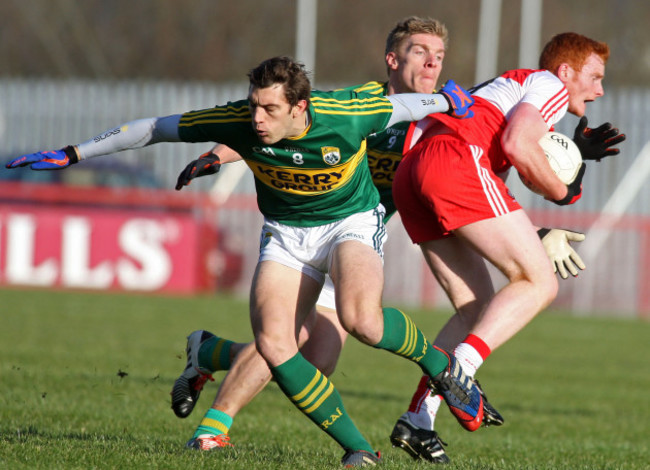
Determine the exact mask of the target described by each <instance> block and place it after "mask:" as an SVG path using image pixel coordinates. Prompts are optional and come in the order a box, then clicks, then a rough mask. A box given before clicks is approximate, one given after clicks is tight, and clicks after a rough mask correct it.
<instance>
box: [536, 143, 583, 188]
mask: <svg viewBox="0 0 650 470" xmlns="http://www.w3.org/2000/svg"><path fill="white" fill-rule="evenodd" d="M539 145H540V146H541V147H542V149H543V150H544V153H545V154H546V158H547V159H548V162H549V163H550V164H551V168H552V169H553V171H554V172H555V174H556V175H557V176H558V178H560V180H561V181H562V182H563V183H564V184H571V183H573V180H575V179H576V176H577V175H578V170H580V166H581V165H582V155H580V150H578V146H577V145H576V144H575V142H573V140H572V139H571V138H569V137H568V136H566V135H564V134H560V133H559V132H547V133H546V134H544V137H542V138H541V139H539Z"/></svg>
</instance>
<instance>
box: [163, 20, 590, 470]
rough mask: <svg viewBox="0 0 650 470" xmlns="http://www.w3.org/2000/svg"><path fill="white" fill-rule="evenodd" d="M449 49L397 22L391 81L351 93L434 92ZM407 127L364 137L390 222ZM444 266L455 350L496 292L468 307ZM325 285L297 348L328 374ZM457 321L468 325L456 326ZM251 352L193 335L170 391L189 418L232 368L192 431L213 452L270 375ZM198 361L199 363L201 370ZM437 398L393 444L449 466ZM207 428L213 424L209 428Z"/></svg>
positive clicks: (413, 414)
mask: <svg viewBox="0 0 650 470" xmlns="http://www.w3.org/2000/svg"><path fill="white" fill-rule="evenodd" d="M446 44H447V30H446V28H445V26H444V25H443V24H442V23H440V22H439V21H437V20H435V19H431V18H418V17H409V18H406V19H404V20H402V21H400V22H398V23H397V24H396V26H395V27H394V28H393V30H392V31H391V32H390V33H389V35H388V38H387V44H386V65H387V70H388V81H387V82H376V81H373V82H368V83H366V84H363V85H360V86H355V87H350V88H348V89H349V90H354V91H358V92H366V93H371V94H375V95H380V96H383V95H390V94H394V93H404V92H418V93H429V92H432V91H434V89H435V88H436V84H437V81H438V77H439V74H440V71H441V69H442V63H443V59H444V56H445V51H446ZM408 124H409V123H398V124H396V125H395V126H393V127H391V128H389V129H387V130H385V131H383V132H380V133H377V134H374V135H372V136H369V137H368V139H367V141H368V148H367V152H368V164H369V167H370V171H371V174H372V177H373V182H374V183H375V186H376V187H377V189H378V190H379V193H380V198H381V203H382V204H383V205H384V207H385V208H386V220H388V218H389V217H390V216H391V215H392V214H393V213H394V211H395V208H394V204H393V200H392V179H393V178H392V177H393V175H394V173H395V170H396V168H397V165H398V164H399V162H400V160H401V158H402V152H401V150H402V147H403V143H404V137H405V134H406V130H407V127H408ZM240 158H241V157H240V156H239V155H237V154H236V153H235V152H232V150H230V149H228V148H227V147H225V146H223V145H218V146H216V147H215V148H214V149H212V150H211V151H210V152H207V153H206V154H204V155H202V156H201V158H199V159H197V160H195V161H193V162H191V163H190V164H189V165H188V166H187V167H186V168H185V170H184V171H183V172H182V173H181V174H180V175H179V178H178V184H177V186H176V189H181V188H182V187H183V186H185V185H188V184H189V183H190V182H191V180H192V179H194V178H196V177H199V176H205V175H210V174H214V173H216V172H217V171H218V169H219V166H220V164H221V163H227V162H231V161H235V160H237V159H240ZM545 235H546V236H545V237H544V246H545V248H546V250H547V254H548V256H549V258H550V259H551V261H552V262H553V263H554V264H557V265H558V266H559V267H560V274H561V276H562V277H563V278H566V277H568V274H567V272H566V270H569V271H570V272H571V273H572V274H573V275H576V274H577V270H578V268H580V269H584V265H583V264H582V261H581V260H580V258H579V256H578V255H577V253H576V252H575V251H574V250H573V248H572V247H571V245H570V244H569V241H570V240H571V241H579V240H580V239H581V238H582V234H579V233H575V232H570V231H566V230H560V229H550V230H549V231H547V233H546V234H545ZM453 252H454V250H453V246H452V247H451V248H450V255H453ZM574 260H575V261H574ZM444 266H445V265H444V264H442V265H435V266H432V270H433V271H434V274H435V275H436V278H437V279H439V280H440V282H441V285H442V286H443V288H444V289H445V291H446V293H447V295H448V297H449V299H450V301H451V303H452V305H453V306H454V308H455V314H454V316H453V317H452V319H451V320H450V322H449V325H450V326H448V327H446V329H445V330H443V331H442V332H441V333H440V334H439V335H438V336H437V338H436V341H435V342H434V344H436V345H439V346H443V347H448V348H451V349H453V347H455V345H456V344H458V342H459V341H460V340H461V339H462V338H463V337H464V336H465V332H464V330H462V329H461V326H462V324H463V323H466V322H467V320H469V321H473V320H472V319H475V318H476V317H477V316H478V314H479V313H480V311H481V309H482V307H483V305H485V304H486V303H487V301H488V300H489V298H490V297H491V295H492V294H493V289H491V288H489V289H474V294H473V295H474V296H475V297H476V300H475V301H472V302H467V301H466V298H465V297H464V292H468V291H471V290H472V286H468V287H467V288H462V287H461V286H462V285H463V280H462V279H461V278H455V276H454V274H453V272H451V271H450V270H448V269H445V268H444ZM478 274H479V275H480V274H481V272H479V273H478ZM488 279H489V278H488ZM328 281H329V279H328V280H327V281H326V283H325V285H324V286H323V290H322V291H321V296H320V297H319V299H318V301H317V306H316V309H315V313H314V319H313V326H312V327H311V328H310V329H306V328H304V329H303V331H302V334H303V336H302V338H303V339H305V338H307V337H308V339H307V340H306V343H304V345H302V346H301V349H300V351H301V353H302V354H303V355H304V357H305V358H307V359H308V360H309V361H310V362H312V363H313V364H314V365H315V366H317V368H318V369H319V370H321V371H322V372H323V373H324V374H325V375H329V374H330V373H332V372H333V371H334V369H335V367H336V363H337V360H338V358H339V354H340V351H341V349H342V347H343V345H344V343H345V340H346V338H347V333H346V332H345V330H344V329H343V327H342V326H341V325H340V323H339V322H338V319H337V317H336V311H335V306H334V295H333V287H332V286H331V282H328ZM460 318H462V319H464V320H465V322H459V319H460ZM301 341H302V340H301ZM301 344H302V342H301ZM193 350H196V351H199V350H200V353H198V355H196V354H195V358H194V359H192V357H191V356H192V355H191V354H190V351H193ZM240 352H241V354H240ZM253 355H254V344H253V343H248V344H247V343H234V342H232V341H229V340H226V339H223V338H219V337H217V336H214V335H212V334H211V333H209V332H207V331H205V330H199V331H195V332H193V333H192V334H191V335H190V336H189V337H188V366H187V368H186V369H185V371H184V372H183V374H181V376H180V377H179V378H178V379H177V381H176V382H175V384H174V388H173V390H172V408H173V409H174V412H175V413H176V414H177V415H178V416H179V417H183V418H184V417H187V416H188V415H189V414H190V413H191V411H192V410H193V408H194V406H195V404H196V400H197V399H198V396H199V394H200V391H201V388H202V386H203V384H204V383H205V381H206V380H208V379H211V373H212V372H215V371H217V370H227V369H230V370H229V372H228V374H227V375H226V377H225V378H224V380H223V381H222V382H221V384H220V386H219V390H218V392H217V396H216V398H215V400H214V402H213V404H212V408H210V410H208V412H207V413H206V415H205V417H204V420H203V421H202V422H201V424H200V425H199V427H198V429H197V430H196V433H195V437H196V436H198V435H201V433H207V435H218V436H220V438H219V439H218V440H217V441H216V445H215V447H213V448H217V447H220V446H229V445H230V443H229V439H228V436H227V433H228V430H229V429H230V426H231V425H232V421H233V418H234V417H235V415H236V414H237V413H238V412H239V410H240V409H241V408H242V407H244V406H245V405H246V404H248V403H249V402H250V400H251V399H252V398H253V397H254V396H255V395H256V394H257V393H258V392H259V391H260V390H262V389H263V388H264V386H265V385H266V384H267V383H268V380H269V379H270V377H271V374H270V371H269V370H268V368H267V367H266V366H265V365H262V366H261V367H257V366H256V364H255V361H253V360H251V358H252V357H253ZM233 360H234V361H235V362H234V363H233V362H232V361H233ZM193 364H198V365H199V367H198V369H197V368H196V367H194V366H193ZM231 365H232V368H231ZM204 372H205V373H204ZM440 400H441V398H440V396H439V395H437V394H435V393H433V394H431V396H429V397H428V398H426V399H425V400H423V401H420V402H418V403H415V404H412V405H411V406H410V407H409V410H408V411H407V412H406V413H404V415H403V416H402V417H400V419H399V420H398V422H397V424H396V425H395V428H394V429H393V432H392V434H391V441H392V442H393V444H394V445H397V446H399V447H402V448H403V449H405V450H406V451H407V452H409V454H410V455H411V456H412V457H414V458H416V459H419V458H422V459H424V460H428V461H430V462H434V463H445V462H448V461H449V458H448V457H447V455H446V453H445V450H444V448H443V444H442V440H441V439H440V438H439V437H438V434H437V432H436V431H435V430H434V420H435V415H436V413H437V409H438V407H439V404H440ZM484 421H486V420H485V418H484ZM210 423H211V424H212V425H213V426H210ZM497 423H498V418H495V417H494V415H492V421H491V424H497Z"/></svg>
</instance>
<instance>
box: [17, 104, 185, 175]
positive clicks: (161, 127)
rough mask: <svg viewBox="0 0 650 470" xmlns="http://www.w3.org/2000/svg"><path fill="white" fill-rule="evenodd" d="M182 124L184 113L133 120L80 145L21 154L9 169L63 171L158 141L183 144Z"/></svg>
mask: <svg viewBox="0 0 650 470" xmlns="http://www.w3.org/2000/svg"><path fill="white" fill-rule="evenodd" d="M179 121H180V114H175V115H172V116H165V117H157V118H146V119H138V120H136V121H130V122H127V123H125V124H122V125H121V126H119V127H116V128H113V129H109V130H108V131H106V132H103V133H101V134H99V135H98V136H96V137H94V138H92V139H90V140H87V141H86V142H83V143H81V144H79V145H75V146H72V145H69V146H67V147H64V148H62V149H60V150H53V151H44V152H36V153H30V154H26V155H21V156H20V157H18V158H15V159H13V160H11V161H9V162H8V163H7V164H6V167H7V168H17V167H22V166H28V165H29V166H30V167H31V169H32V170H60V169H62V168H66V167H68V166H70V165H72V164H74V163H77V162H79V161H80V160H84V159H86V158H92V157H98V156H100V155H106V154H110V153H116V152H120V151H122V150H127V149H135V148H140V147H144V146H146V145H151V144H155V143H158V142H179V141H180V137H179V135H178V123H179Z"/></svg>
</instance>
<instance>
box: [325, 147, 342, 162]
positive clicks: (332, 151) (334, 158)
mask: <svg viewBox="0 0 650 470" xmlns="http://www.w3.org/2000/svg"><path fill="white" fill-rule="evenodd" d="M320 150H321V152H323V161H324V162H325V163H327V164H328V165H336V164H337V163H339V162H340V161H341V151H340V150H339V148H338V147H321V148H320Z"/></svg>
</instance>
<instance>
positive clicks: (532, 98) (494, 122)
mask: <svg viewBox="0 0 650 470" xmlns="http://www.w3.org/2000/svg"><path fill="white" fill-rule="evenodd" d="M470 91H471V92H472V96H473V97H474V99H475V100H476V102H475V104H474V106H472V110H473V111H474V117H473V118H471V119H455V118H452V117H451V116H448V115H445V114H431V115H429V116H427V117H426V118H424V119H421V120H420V121H417V122H414V123H412V124H411V127H410V128H409V131H408V133H407V136H406V141H405V143H404V153H405V154H406V152H407V151H408V150H410V149H411V148H412V147H413V146H414V145H415V144H416V143H417V142H418V140H419V139H420V138H421V137H422V136H423V135H424V134H426V133H427V131H428V130H431V129H432V128H433V126H436V125H438V124H439V123H442V124H444V126H445V127H446V129H445V131H444V132H446V133H448V132H449V131H452V132H453V133H456V134H458V135H459V136H460V137H462V138H464V139H465V140H466V141H467V142H468V143H469V144H473V145H479V146H481V147H482V148H483V149H484V151H485V152H486V154H487V155H488V157H489V158H490V161H491V162H492V165H491V166H492V169H493V170H494V171H495V172H496V173H500V172H502V171H505V170H507V169H508V168H510V166H511V164H510V162H509V160H508V159H507V157H506V156H505V155H504V154H503V151H502V149H501V145H500V142H501V134H502V133H503V129H504V128H505V126H506V124H507V121H508V118H509V117H510V115H511V113H512V111H513V109H514V108H515V106H517V105H518V104H519V103H529V104H531V105H533V106H535V107H536V108H537V109H538V110H539V112H540V114H541V115H542V118H543V119H544V121H545V122H546V124H547V125H548V128H549V130H551V129H553V126H554V125H555V124H556V123H557V122H558V121H559V120H560V119H562V118H563V117H564V115H565V114H566V112H567V109H568V106H569V93H568V91H567V89H566V87H565V86H564V84H563V83H562V82H561V81H560V79H559V78H557V77H556V76H555V75H553V74H552V73H551V72H549V71H548V70H531V69H518V70H509V71H507V72H505V73H504V74H502V75H500V76H499V77H496V78H494V79H492V80H489V81H487V82H485V83H482V84H480V85H477V86H475V87H474V88H472V89H471V90H470Z"/></svg>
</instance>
